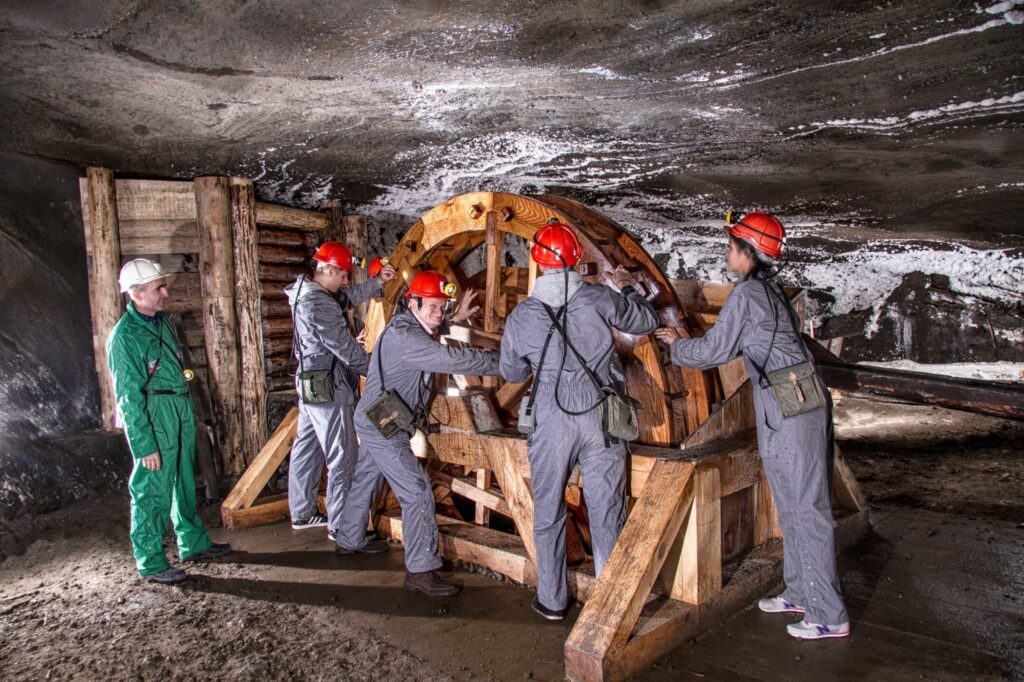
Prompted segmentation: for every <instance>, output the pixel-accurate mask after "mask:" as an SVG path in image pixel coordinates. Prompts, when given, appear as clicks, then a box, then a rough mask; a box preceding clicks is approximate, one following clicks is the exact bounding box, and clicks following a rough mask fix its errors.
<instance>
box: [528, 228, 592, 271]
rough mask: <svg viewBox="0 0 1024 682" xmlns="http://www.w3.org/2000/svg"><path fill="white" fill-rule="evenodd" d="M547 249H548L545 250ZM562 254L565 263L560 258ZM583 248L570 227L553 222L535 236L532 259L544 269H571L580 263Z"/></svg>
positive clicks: (531, 252)
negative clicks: (559, 255)
mask: <svg viewBox="0 0 1024 682" xmlns="http://www.w3.org/2000/svg"><path fill="white" fill-rule="evenodd" d="M545 247H546V248H545ZM557 254H561V256H562V258H564V259H565V263H563V262H562V259H560V258H559V257H558V255H557ZM582 255H583V247H582V246H580V241H579V240H578V239H576V235H575V234H574V233H573V231H572V230H570V229H569V227H568V226H566V225H563V224H562V223H559V222H557V221H556V222H551V223H548V224H547V225H545V226H544V227H542V228H540V229H539V230H537V234H535V235H533V246H532V247H531V248H530V257H531V258H533V262H535V263H536V264H537V265H539V266H541V267H543V268H571V267H572V266H574V265H576V263H578V262H579V260H580V256H582Z"/></svg>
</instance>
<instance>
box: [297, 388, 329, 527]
mask: <svg viewBox="0 0 1024 682" xmlns="http://www.w3.org/2000/svg"><path fill="white" fill-rule="evenodd" d="M309 407H313V406H307V405H304V404H303V403H302V401H301V400H300V401H299V421H298V424H297V426H296V429H295V440H294V441H293V442H292V451H291V455H290V456H289V462H288V509H289V512H290V513H291V516H292V520H293V521H297V520H300V519H305V518H309V516H310V515H311V514H312V513H313V512H315V511H316V491H317V488H318V487H319V485H320V472H321V471H323V467H324V452H323V449H322V448H321V447H320V442H319V441H318V440H317V434H316V430H315V429H314V428H313V421H312V420H311V419H310V417H309Z"/></svg>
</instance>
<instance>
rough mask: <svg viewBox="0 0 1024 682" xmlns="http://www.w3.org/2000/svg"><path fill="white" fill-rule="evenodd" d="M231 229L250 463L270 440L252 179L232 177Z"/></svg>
mask: <svg viewBox="0 0 1024 682" xmlns="http://www.w3.org/2000/svg"><path fill="white" fill-rule="evenodd" d="M229 191H230V199H231V232H232V244H233V249H234V259H235V263H234V264H235V277H236V285H235V313H236V316H237V318H238V341H239V351H240V369H241V376H242V377H247V380H243V381H240V382H239V401H240V403H241V407H242V459H243V461H244V462H245V464H248V463H249V462H251V461H252V460H253V459H254V458H255V456H256V453H258V452H259V450H260V448H262V447H263V443H264V442H265V441H266V440H267V384H266V382H265V381H260V380H259V378H260V377H263V375H264V371H265V363H264V348H263V331H262V329H261V324H262V321H263V313H262V311H261V310H260V290H261V287H260V280H259V256H258V254H257V251H256V193H255V191H254V188H253V184H252V180H246V179H245V178H231V181H230V190H229Z"/></svg>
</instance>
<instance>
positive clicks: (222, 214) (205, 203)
mask: <svg viewBox="0 0 1024 682" xmlns="http://www.w3.org/2000/svg"><path fill="white" fill-rule="evenodd" d="M195 194H196V219H197V220H198V222H199V261H200V263H201V267H200V274H201V280H200V282H201V285H202V290H203V328H204V331H205V335H206V361H207V363H208V367H209V378H210V393H211V397H212V399H213V404H214V415H213V416H214V418H215V427H216V428H217V429H218V430H219V432H220V433H219V436H220V437H219V438H218V442H219V443H220V446H221V458H222V460H223V463H224V471H225V473H228V474H238V473H241V472H242V470H243V469H244V468H245V459H244V458H243V456H242V420H241V405H240V402H241V368H240V362H239V357H238V355H239V350H238V321H237V317H236V316H235V294H234V290H235V256H234V247H233V245H232V237H231V200H230V196H229V192H228V179H227V178H224V177H201V178H196V179H195Z"/></svg>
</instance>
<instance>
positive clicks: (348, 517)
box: [337, 270, 498, 597]
mask: <svg viewBox="0 0 1024 682" xmlns="http://www.w3.org/2000/svg"><path fill="white" fill-rule="evenodd" d="M455 288H456V287H455V286H454V284H451V283H449V282H446V281H445V279H444V277H443V276H442V275H441V274H439V273H437V272H432V271H429V270H426V271H423V272H420V273H419V274H417V275H416V276H415V277H413V279H412V281H411V282H410V283H409V290H408V291H407V292H406V295H405V296H406V298H405V300H406V305H405V307H404V308H403V309H400V310H398V311H396V313H395V315H394V316H393V317H392V318H391V321H390V322H388V324H387V326H386V327H385V328H384V330H383V331H382V332H381V334H380V336H379V337H378V338H377V343H376V346H375V347H374V349H373V355H372V356H371V358H370V366H369V372H368V373H367V375H366V390H365V392H364V394H363V397H362V398H361V399H360V400H359V404H358V405H357V406H356V411H355V412H356V416H355V427H356V431H357V432H358V434H359V442H360V446H359V460H358V463H357V464H356V470H355V475H354V477H353V479H352V488H351V493H350V494H349V496H348V499H347V501H346V503H345V509H344V510H343V512H342V515H341V525H340V527H339V528H338V535H337V545H338V546H337V553H338V554H340V555H344V554H353V553H355V552H366V551H368V548H370V547H373V543H368V542H367V539H366V513H367V510H369V508H370V504H371V502H372V499H373V497H374V495H376V492H377V489H378V487H379V483H380V480H381V477H383V478H384V479H386V480H387V482H388V484H389V485H390V486H391V490H392V491H393V492H394V493H395V496H396V497H397V498H398V502H399V504H401V506H402V542H403V544H404V545H405V567H406V575H405V583H404V587H405V589H407V590H409V591H412V592H420V593H422V594H425V595H427V596H430V597H446V596H451V595H454V594H457V593H458V592H459V590H460V589H461V588H460V587H459V586H458V585H455V584H452V583H449V582H448V581H447V580H445V579H444V578H442V577H441V576H440V575H438V574H437V572H436V571H437V569H439V568H440V567H441V554H440V551H439V548H438V544H437V542H438V535H437V521H436V519H435V517H434V495H433V492H432V489H431V485H430V481H429V480H428V479H427V477H426V475H425V474H424V473H423V467H421V466H420V465H419V462H417V461H416V457H415V455H413V452H412V447H411V445H410V438H411V437H412V435H413V433H414V432H415V430H416V422H417V421H418V419H417V418H418V417H423V416H425V413H426V411H427V410H428V409H429V405H430V399H431V387H432V386H433V384H434V373H435V372H440V373H443V374H473V375H484V376H496V375H497V374H498V354H497V353H496V352H494V351H482V350H471V349H464V348H455V347H454V346H447V345H442V344H441V343H440V342H439V341H438V334H439V332H440V331H441V329H442V327H443V325H444V323H445V317H446V311H447V310H448V309H449V306H450V304H451V303H452V302H453V301H454V297H455V293H456V292H455ZM471 306H472V295H471V292H469V291H467V294H466V295H464V296H463V302H462V304H461V305H460V306H459V308H458V311H457V312H456V313H455V315H454V317H453V318H452V321H455V322H458V321H461V320H463V319H466V318H468V317H469V315H471V314H472V312H473V309H472V307H471Z"/></svg>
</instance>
